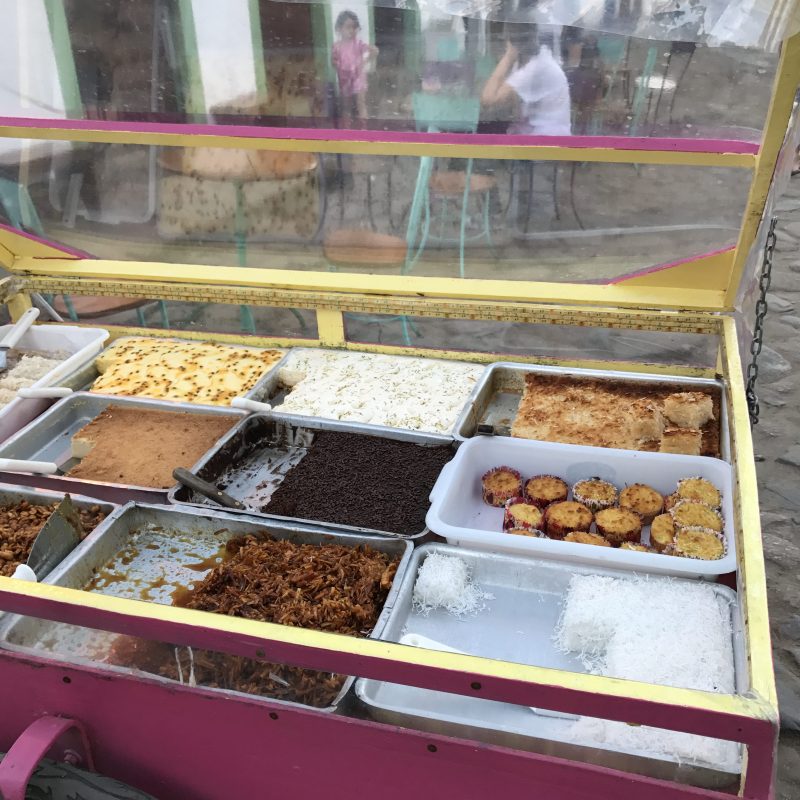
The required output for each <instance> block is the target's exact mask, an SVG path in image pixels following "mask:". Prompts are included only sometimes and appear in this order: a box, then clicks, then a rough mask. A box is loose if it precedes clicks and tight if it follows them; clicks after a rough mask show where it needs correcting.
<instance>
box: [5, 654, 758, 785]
mask: <svg viewBox="0 0 800 800" xmlns="http://www.w3.org/2000/svg"><path fill="white" fill-rule="evenodd" d="M0 675H2V678H3V683H2V685H3V686H4V687H5V689H4V691H3V695H2V704H3V714H2V715H0V749H2V748H4V747H8V746H9V745H10V744H11V743H12V742H13V741H14V739H15V738H16V736H17V735H18V733H19V731H21V730H23V729H24V728H25V727H26V726H27V725H28V724H29V723H30V721H31V719H33V718H35V717H36V716H38V715H40V714H46V713H53V712H54V711H58V712H59V713H63V714H68V715H70V716H71V717H74V718H77V719H81V720H82V721H83V722H84V724H85V726H86V729H87V731H88V732H89V735H90V736H91V744H92V747H93V750H94V753H95V760H96V764H97V769H98V771H99V772H100V773H102V774H106V775H109V776H110V777H114V778H116V779H118V780H121V781H124V782H125V783H127V784H130V785H131V786H136V787H137V788H139V789H142V790H144V791H147V792H150V793H151V794H153V795H155V796H156V797H158V798H160V800H171V799H172V798H175V800H185V798H189V797H191V798H192V800H230V798H234V797H242V798H244V797H247V798H284V797H285V798H311V797H324V798H325V800H339V799H340V798H341V800H345V799H346V800H352V798H353V797H374V798H380V800H408V798H409V797H412V798H413V797H422V798H429V797H435V796H437V795H441V796H443V797H458V798H460V800H472V799H473V798H475V800H478V798H480V800H485V798H487V797H492V796H495V795H497V793H498V792H501V793H502V796H503V798H504V800H518V799H519V800H523V798H524V800H610V799H611V798H613V800H643V798H647V800H700V799H701V798H702V799H704V800H730V797H731V795H730V794H727V793H723V792H717V791H710V790H702V789H697V788H692V787H688V786H681V785H677V784H673V783H670V782H667V781H661V780H654V779H652V778H645V777H641V776H638V775H633V774H629V773H624V772H619V771H617V770H611V769H606V768H603V767H597V766H593V765H590V764H584V763H579V762H575V761H568V760H565V759H560V758H553V757H549V756H544V755H537V754H532V753H522V752H517V751H513V750H509V749H506V748H501V747H494V746H489V745H485V744H480V743H476V742H469V741H464V740H460V739H453V738H448V737H443V736H436V735H431V734H425V733H421V732H417V731H411V730H406V729H401V728H396V727H393V726H389V725H381V724H378V723H374V722H368V721H364V720H357V719H350V718H345V717H339V716H335V715H331V714H326V713H324V712H315V711H311V710H302V709H294V708H287V707H286V706H282V705H279V704H275V703H270V702H268V701H255V700H252V701H250V700H243V699H240V698H233V697H226V696H224V695H221V694H215V693H212V692H207V691H203V690H198V689H189V688H187V687H181V686H178V685H175V686H165V685H163V684H160V683H157V682H155V681H151V680H147V679H136V678H132V677H129V676H120V675H110V674H108V673H104V672H101V671H100V670H98V669H95V668H89V667H83V666H80V667H76V666H67V665H59V664H57V663H54V662H48V661H43V660H41V659H38V658H31V657H28V656H22V655H19V654H14V653H10V652H0ZM754 755H755V756H756V757H758V756H759V754H753V753H752V752H751V759H752V758H753V757H754ZM760 755H763V753H762V754H760ZM748 784H749V781H748ZM770 791H771V790H770V782H769V780H767V781H766V782H763V781H762V782H760V783H759V785H757V786H756V785H750V786H747V787H745V793H744V795H743V797H744V798H746V800H768V798H769V797H770Z"/></svg>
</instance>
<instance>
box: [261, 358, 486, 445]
mask: <svg viewBox="0 0 800 800" xmlns="http://www.w3.org/2000/svg"><path fill="white" fill-rule="evenodd" d="M313 349H314V348H310V347H295V348H292V350H290V351H289V352H288V353H287V354H286V355H285V356H284V357H283V358H282V359H281V360H280V361H279V362H278V363H277V364H275V366H274V367H273V368H272V369H271V370H270V371H269V374H267V375H265V376H264V378H263V385H261V386H260V390H262V391H261V394H260V396H259V397H255V398H254V399H255V400H260V401H262V402H266V403H270V404H271V405H272V406H273V409H274V410H273V413H275V414H276V415H278V416H280V417H281V418H283V419H291V420H299V421H300V422H301V423H302V424H305V423H306V422H310V421H314V422H322V423H330V422H337V420H334V419H331V418H329V417H314V416H305V415H303V414H293V413H288V412H283V411H280V410H278V409H276V408H275V406H277V405H279V404H280V403H282V402H283V400H284V399H285V398H286V397H287V396H288V395H289V394H290V393H291V390H290V389H287V388H286V387H285V386H283V385H282V384H281V380H280V370H281V369H282V368H283V367H287V366H288V364H289V362H290V356H291V355H292V354H293V353H298V352H302V351H304V350H313ZM337 352H339V351H337ZM341 352H343V353H348V352H353V351H346V350H344V351H341ZM356 352H357V351H356ZM367 355H369V354H367ZM392 358H401V359H405V360H408V361H425V362H428V363H429V362H432V361H433V362H435V361H446V362H448V363H461V364H464V365H465V366H471V367H474V366H480V365H476V364H473V363H472V362H467V361H458V360H457V359H451V358H442V359H436V358H421V357H419V356H397V355H393V356H392ZM484 375H485V370H484V373H482V374H481V377H480V378H478V383H477V384H476V385H475V386H474V387H473V388H472V391H471V392H470V393H469V395H468V396H467V397H466V398H464V403H465V406H466V404H468V403H469V402H470V400H471V399H472V397H473V395H474V393H475V391H476V389H477V387H478V386H479V385H480V383H481V382H482V381H483V377H484ZM259 384H261V381H259ZM463 413H464V412H463V411H462V412H461V414H460V415H459V416H458V417H457V418H456V422H455V423H454V425H453V428H452V429H451V430H450V431H448V432H447V433H435V432H433V431H413V430H411V429H410V428H392V427H390V426H388V425H373V424H371V423H361V422H355V421H348V420H340V421H342V422H348V424H350V425H358V426H361V427H362V429H363V430H365V431H371V432H373V433H375V432H377V433H381V432H383V433H385V434H386V435H389V434H392V433H396V432H398V431H407V432H410V433H419V434H423V435H425V436H454V435H455V432H456V431H457V430H458V427H459V421H460V418H461V416H462V415H463Z"/></svg>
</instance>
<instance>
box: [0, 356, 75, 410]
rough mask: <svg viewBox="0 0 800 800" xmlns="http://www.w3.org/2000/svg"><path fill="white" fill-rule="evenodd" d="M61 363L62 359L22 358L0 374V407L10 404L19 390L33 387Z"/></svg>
mask: <svg viewBox="0 0 800 800" xmlns="http://www.w3.org/2000/svg"><path fill="white" fill-rule="evenodd" d="M62 361H63V359H62V358H43V357H42V356H22V357H21V358H20V360H19V361H18V362H17V363H16V364H15V365H14V366H13V367H12V368H11V369H10V370H8V371H7V372H5V373H0V406H5V405H7V404H8V403H10V402H11V401H12V400H13V399H14V398H15V397H16V396H17V392H18V391H19V390H20V389H27V388H28V387H29V386H33V384H34V383H36V381H38V380H39V379H40V378H43V377H44V376H45V375H47V373H48V372H50V370H52V369H55V367H56V366H57V365H58V364H60V363H61V362H62Z"/></svg>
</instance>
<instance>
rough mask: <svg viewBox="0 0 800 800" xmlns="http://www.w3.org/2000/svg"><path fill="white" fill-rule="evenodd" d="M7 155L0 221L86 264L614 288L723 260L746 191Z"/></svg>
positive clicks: (482, 172) (227, 161)
mask: <svg viewBox="0 0 800 800" xmlns="http://www.w3.org/2000/svg"><path fill="white" fill-rule="evenodd" d="M5 144H6V146H7V147H9V148H11V147H12V145H15V146H16V150H14V151H11V150H9V152H8V153H7V160H8V161H9V162H10V164H9V165H8V167H7V172H6V174H7V175H8V182H7V183H4V184H3V186H4V187H5V189H4V191H5V192H6V195H5V197H4V199H3V206H2V208H0V212H2V213H3V215H4V217H5V219H6V220H7V221H8V222H9V224H11V225H14V226H16V227H22V228H24V229H26V230H28V231H29V232H31V233H35V234H37V235H42V236H45V237H46V238H48V239H52V240H54V241H57V242H62V243H64V244H66V245H69V246H70V247H72V248H75V249H77V250H79V251H82V252H85V253H88V254H90V255H92V256H95V257H98V258H113V259H122V260H143V261H166V262H173V263H197V264H210V265H222V266H258V267H271V268H281V269H285V268H289V269H299V270H318V271H319V270H321V271H326V270H329V271H343V272H360V273H371V274H382V275H386V274H388V275H403V274H412V275H418V276H434V277H459V276H460V277H468V278H504V279H509V280H540V281H555V282H564V281H568V282H581V283H600V284H605V283H611V282H615V281H617V280H620V279H622V278H624V277H626V276H630V275H633V274H636V273H637V272H639V271H641V270H642V269H645V268H651V267H654V266H663V265H669V264H673V263H674V262H676V261H679V260H681V259H688V258H692V257H697V256H699V255H702V254H705V253H709V252H712V251H717V250H720V249H723V248H727V247H730V246H732V245H734V244H735V242H736V238H737V233H738V228H739V224H740V221H741V218H742V213H743V210H744V203H745V199H746V194H747V189H748V178H749V173H748V172H747V171H746V170H737V169H723V168H708V169H699V168H691V167H666V166H652V165H638V166H633V165H618V164H595V163H568V162H524V161H510V160H506V161H500V160H497V161H490V160H488V159H476V160H465V159H448V158H437V159H431V158H427V157H426V158H417V157H410V156H409V157H396V158H394V157H378V156H359V155H355V156H331V155H324V154H315V153H280V152H271V151H259V152H253V151H240V150H223V149H214V148H195V149H183V148H163V149H161V150H158V149H157V148H149V147H140V146H136V145H103V144H99V145H96V144H78V145H74V146H71V145H68V144H66V143H57V145H56V146H54V147H51V146H50V145H49V144H48V143H44V142H20V141H14V140H6V141H5ZM468 176H469V180H467V178H468ZM20 187H22V188H20ZM467 187H468V189H469V191H468V192H467V197H466V202H465V191H464V190H465V188H467ZM689 187H691V190H689ZM20 202H21V203H22V205H21V208H22V210H23V213H20V211H19V203H20ZM25 212H27V213H25ZM663 274H664V276H665V285H668V282H669V276H670V272H669V270H664V271H663Z"/></svg>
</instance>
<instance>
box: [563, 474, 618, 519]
mask: <svg viewBox="0 0 800 800" xmlns="http://www.w3.org/2000/svg"><path fill="white" fill-rule="evenodd" d="M572 498H573V500H577V501H578V502H579V503H583V504H584V505H585V506H586V508H588V509H589V511H591V512H593V513H594V512H597V511H601V510H602V509H604V508H611V506H613V505H615V504H616V502H617V487H616V486H614V484H613V483H609V482H608V481H604V480H601V479H600V478H589V479H588V480H585V481H578V482H577V483H576V484H575V485H574V486H573V487H572Z"/></svg>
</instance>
